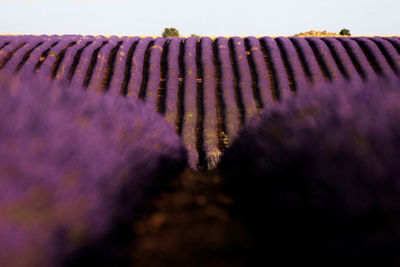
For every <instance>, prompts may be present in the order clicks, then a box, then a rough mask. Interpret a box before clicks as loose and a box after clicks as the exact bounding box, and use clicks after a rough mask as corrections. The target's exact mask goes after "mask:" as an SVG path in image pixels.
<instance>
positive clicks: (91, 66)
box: [83, 40, 110, 91]
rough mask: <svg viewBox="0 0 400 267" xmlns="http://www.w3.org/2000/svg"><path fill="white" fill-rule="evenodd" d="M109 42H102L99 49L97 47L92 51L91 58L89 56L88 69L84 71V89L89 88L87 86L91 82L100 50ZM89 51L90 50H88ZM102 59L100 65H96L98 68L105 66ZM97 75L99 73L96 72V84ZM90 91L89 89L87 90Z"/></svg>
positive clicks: (96, 80)
mask: <svg viewBox="0 0 400 267" xmlns="http://www.w3.org/2000/svg"><path fill="white" fill-rule="evenodd" d="M109 42H110V41H108V40H107V41H104V42H103V43H102V44H101V45H100V46H99V47H97V48H96V49H95V50H94V51H93V53H92V56H91V59H90V64H89V67H88V68H87V71H86V74H85V78H84V80H83V86H84V87H89V84H90V82H91V80H92V78H93V72H94V70H95V67H96V64H97V61H98V60H99V53H100V50H101V49H102V48H103V47H104V46H106V45H107V44H108V43H109ZM89 50H90V49H89ZM104 61H105V60H104V58H101V60H100V64H99V65H98V66H99V68H102V67H103V66H104V65H105V64H104ZM98 73H99V71H97V72H95V75H96V76H95V77H94V78H95V82H98V81H99V75H98ZM89 89H90V88H89ZM90 91H92V90H90Z"/></svg>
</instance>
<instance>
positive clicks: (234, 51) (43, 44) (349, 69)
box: [0, 35, 400, 166]
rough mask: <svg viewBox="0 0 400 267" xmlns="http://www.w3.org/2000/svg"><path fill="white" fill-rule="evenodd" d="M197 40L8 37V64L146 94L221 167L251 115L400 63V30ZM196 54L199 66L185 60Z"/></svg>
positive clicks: (393, 69) (387, 71)
mask: <svg viewBox="0 0 400 267" xmlns="http://www.w3.org/2000/svg"><path fill="white" fill-rule="evenodd" d="M189 40H190V39H182V38H170V39H164V38H156V39H153V38H150V37H148V38H138V37H133V38H131V37H123V38H118V37H111V38H105V37H103V36H98V37H93V36H78V35H68V36H0V48H1V50H0V65H1V64H2V69H1V70H0V72H3V73H9V75H11V73H14V72H16V70H17V71H19V72H21V73H22V75H29V73H32V72H39V73H42V74H45V75H46V76H48V77H51V78H55V79H57V80H61V81H62V82H72V83H73V84H78V85H79V86H82V85H83V87H84V88H87V90H89V91H93V92H96V91H111V92H115V93H117V94H123V95H127V96H129V97H132V96H133V97H139V98H143V100H144V101H145V102H147V103H148V104H149V105H150V106H152V107H153V109H154V110H157V111H159V112H161V113H162V114H164V116H165V119H166V120H167V121H168V122H170V124H172V125H174V126H175V127H176V131H177V132H178V133H180V134H182V135H185V137H183V138H185V140H186V144H188V150H193V152H190V153H191V155H192V156H191V159H192V161H191V162H192V166H197V163H198V162H197V161H198V160H199V157H201V158H203V157H204V156H205V160H206V163H205V164H207V165H209V166H215V162H216V158H217V156H215V155H218V154H219V153H220V152H219V149H224V148H226V147H229V145H230V143H232V141H233V140H234V139H235V137H236V135H237V133H238V131H239V130H240V128H241V126H242V124H243V123H246V122H247V121H249V120H250V119H251V118H252V117H253V116H254V115H256V114H257V113H258V112H259V111H261V109H268V107H269V106H270V105H272V104H273V103H274V102H275V101H281V100H284V99H286V98H288V97H290V96H291V95H292V94H294V93H295V92H297V91H299V90H303V89H304V90H307V88H308V86H309V87H312V86H317V85H321V84H323V83H325V82H334V83H337V82H339V81H341V80H343V79H344V80H349V81H352V82H355V83H358V82H359V81H360V80H363V81H372V80H376V79H377V78H378V77H386V78H388V79H392V78H394V77H396V76H399V71H400V66H399V56H400V54H399V51H400V49H399V42H400V41H399V38H380V37H374V38H355V39H352V38H314V37H312V38H299V37H292V38H285V37H278V38H275V39H272V38H269V37H263V38H259V39H258V38H255V37H247V38H246V39H242V38H239V37H233V38H231V39H226V38H223V37H220V38H216V39H215V40H213V41H212V40H211V39H209V38H201V39H199V41H200V43H198V44H197V43H196V46H197V49H195V50H194V51H192V50H191V51H188V50H187V44H186V43H187V42H188V41H189ZM190 42H193V41H189V43H190ZM189 47H190V46H189ZM164 48H165V49H164ZM199 51H200V53H199ZM192 53H195V54H192ZM193 59H194V60H195V62H194V63H195V64H196V66H195V67H190V66H189V65H190V64H192V63H190V64H189V65H188V64H186V62H187V61H188V62H192V61H193ZM193 71H194V72H193ZM193 75H194V76H193ZM187 76H188V77H189V78H188V77H187ZM191 76H193V77H195V78H193V77H191ZM197 76H198V77H197ZM190 77H191V78H190ZM193 79H197V81H196V86H194V85H193V84H192V82H193ZM188 127H189V128H190V127H193V129H189V128H188ZM184 128H185V129H184ZM183 132H185V134H183ZM189 135H192V136H191V137H189ZM191 138H192V139H193V140H191ZM203 152H204V155H202V154H201V153H203ZM199 153H200V154H199ZM212 155H214V156H212Z"/></svg>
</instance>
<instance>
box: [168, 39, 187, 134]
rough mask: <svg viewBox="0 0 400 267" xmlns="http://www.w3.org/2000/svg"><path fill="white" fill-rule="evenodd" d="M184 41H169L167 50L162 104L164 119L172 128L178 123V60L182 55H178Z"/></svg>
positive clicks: (181, 80)
mask: <svg viewBox="0 0 400 267" xmlns="http://www.w3.org/2000/svg"><path fill="white" fill-rule="evenodd" d="M183 42H184V41H183V40H181V39H178V38H173V39H172V40H171V41H170V44H169V48H168V56H167V62H168V63H167V64H168V67H167V68H168V73H167V78H166V79H167V81H166V93H165V103H164V115H165V119H166V120H167V121H168V122H169V123H170V124H171V125H173V126H174V127H175V126H176V123H177V121H178V119H179V118H178V116H179V115H178V114H179V112H178V109H179V107H178V98H179V84H180V83H181V84H182V83H183V77H179V75H183V74H182V73H181V74H180V68H179V64H180V62H179V60H180V57H181V56H182V55H180V51H181V45H182V46H183V45H184V43H183Z"/></svg>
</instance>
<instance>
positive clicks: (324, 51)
mask: <svg viewBox="0 0 400 267" xmlns="http://www.w3.org/2000/svg"><path fill="white" fill-rule="evenodd" d="M305 39H306V40H307V41H308V43H309V44H310V46H311V47H312V48H313V49H314V51H315V54H316V55H317V57H319V58H320V61H321V64H320V65H322V71H323V72H324V74H325V75H326V76H327V78H328V80H329V81H331V82H333V83H337V82H339V81H342V79H343V77H342V74H341V73H340V71H339V68H338V66H337V65H336V62H335V60H334V59H333V57H332V55H331V53H329V48H328V46H327V45H326V44H325V43H324V41H322V40H321V39H320V38H317V37H309V38H305Z"/></svg>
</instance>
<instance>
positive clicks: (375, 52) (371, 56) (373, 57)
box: [353, 37, 395, 79]
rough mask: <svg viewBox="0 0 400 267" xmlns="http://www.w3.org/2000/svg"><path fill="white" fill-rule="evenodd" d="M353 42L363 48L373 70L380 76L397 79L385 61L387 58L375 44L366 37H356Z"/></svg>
mask: <svg viewBox="0 0 400 267" xmlns="http://www.w3.org/2000/svg"><path fill="white" fill-rule="evenodd" d="M353 40H355V41H356V42H357V43H358V45H359V46H360V47H361V49H362V51H363V52H364V54H365V56H366V57H367V59H368V61H369V63H370V64H371V66H372V68H373V69H374V70H375V72H376V73H377V74H378V75H379V76H382V77H384V78H386V79H391V78H394V77H395V74H394V72H393V70H392V68H391V67H390V65H389V63H388V62H387V61H386V59H385V56H384V55H383V54H382V52H381V51H380V50H379V47H378V46H377V45H376V44H375V43H374V42H372V41H371V40H369V39H367V38H365V37H356V38H353Z"/></svg>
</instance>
